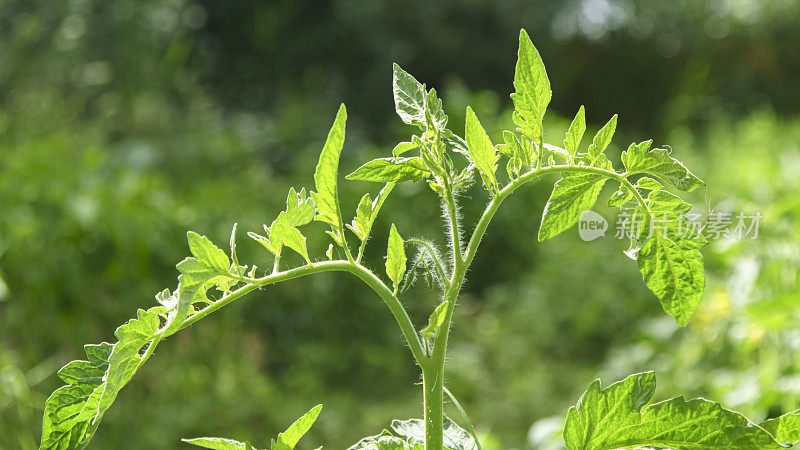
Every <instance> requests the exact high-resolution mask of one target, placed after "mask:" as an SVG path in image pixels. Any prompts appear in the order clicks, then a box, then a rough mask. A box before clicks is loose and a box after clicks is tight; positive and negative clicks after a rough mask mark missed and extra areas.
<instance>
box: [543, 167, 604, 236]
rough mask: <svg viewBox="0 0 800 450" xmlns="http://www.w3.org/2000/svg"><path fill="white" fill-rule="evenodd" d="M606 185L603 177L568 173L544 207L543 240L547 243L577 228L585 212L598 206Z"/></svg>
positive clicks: (592, 174)
mask: <svg viewBox="0 0 800 450" xmlns="http://www.w3.org/2000/svg"><path fill="white" fill-rule="evenodd" d="M605 182H606V178H605V176H603V175H600V174H594V173H580V172H571V173H566V174H564V175H563V176H562V177H561V179H560V180H559V181H558V182H557V183H556V184H555V186H554V187H553V193H552V194H551V195H550V199H549V200H548V201H547V205H545V207H544V212H543V213H542V224H541V226H539V241H540V242H543V241H546V240H548V239H550V238H552V237H554V236H556V235H557V234H559V233H561V232H562V231H565V230H568V229H569V228H571V227H572V226H573V225H575V223H576V222H577V221H578V218H580V215H581V213H582V212H583V211H585V210H587V209H591V208H592V206H594V203H595V201H597V195H598V194H600V190H601V189H602V188H603V184H604V183H605Z"/></svg>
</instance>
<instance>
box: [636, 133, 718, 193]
mask: <svg viewBox="0 0 800 450" xmlns="http://www.w3.org/2000/svg"><path fill="white" fill-rule="evenodd" d="M652 142H653V141H644V142H640V143H638V144H631V145H630V146H629V147H628V149H627V150H626V151H624V152H622V155H621V159H622V163H623V164H624V165H625V169H626V170H627V171H628V174H636V173H646V174H649V175H652V176H654V177H656V178H660V179H663V180H665V181H667V182H669V183H670V184H672V185H673V186H675V187H676V188H678V189H680V190H682V191H687V192H688V191H692V190H694V189H696V188H698V187H701V186H705V183H704V182H703V181H702V180H701V179H699V178H697V177H696V176H695V175H694V174H693V173H692V172H690V171H689V169H687V168H686V166H684V165H683V164H682V163H681V162H680V161H678V160H677V159H675V158H673V157H672V156H670V154H669V151H668V150H666V149H663V148H656V149H653V150H649V149H650V145H651V144H652Z"/></svg>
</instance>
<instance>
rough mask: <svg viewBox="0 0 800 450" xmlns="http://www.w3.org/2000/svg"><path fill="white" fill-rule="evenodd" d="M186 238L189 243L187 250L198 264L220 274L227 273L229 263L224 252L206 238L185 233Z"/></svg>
mask: <svg viewBox="0 0 800 450" xmlns="http://www.w3.org/2000/svg"><path fill="white" fill-rule="evenodd" d="M186 237H187V239H188V241H189V250H191V252H192V255H194V257H195V258H197V260H198V261H199V262H200V263H202V264H204V265H206V266H207V267H209V268H211V269H215V270H217V271H218V272H220V273H228V270H230V267H231V262H230V260H229V259H228V255H227V254H225V252H224V251H222V250H221V249H220V248H219V247H217V246H216V245H214V244H213V243H212V242H211V241H210V240H209V239H208V238H207V237H205V236H200V235H199V234H197V233H195V232H194V231H190V232H188V233H186Z"/></svg>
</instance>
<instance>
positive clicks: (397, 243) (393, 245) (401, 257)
mask: <svg viewBox="0 0 800 450" xmlns="http://www.w3.org/2000/svg"><path fill="white" fill-rule="evenodd" d="M405 272H406V251H405V248H404V245H403V238H402V237H400V233H398V232H397V227H395V226H394V224H392V228H391V230H389V243H388V248H387V252H386V274H387V275H389V279H391V280H392V283H393V284H394V290H395V292H397V288H398V287H399V286H400V282H401V281H403V274H405Z"/></svg>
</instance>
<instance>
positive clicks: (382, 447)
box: [347, 430, 425, 450]
mask: <svg viewBox="0 0 800 450" xmlns="http://www.w3.org/2000/svg"><path fill="white" fill-rule="evenodd" d="M424 448H425V445H413V446H412V445H411V444H408V443H407V442H405V441H404V440H403V439H402V438H399V437H396V436H392V434H391V433H390V432H389V431H387V430H384V431H383V433H381V434H379V435H377V436H369V437H365V438H364V439H361V440H360V441H358V442H357V443H356V444H354V445H352V446H350V447H349V448H348V449H347V450H424Z"/></svg>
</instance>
